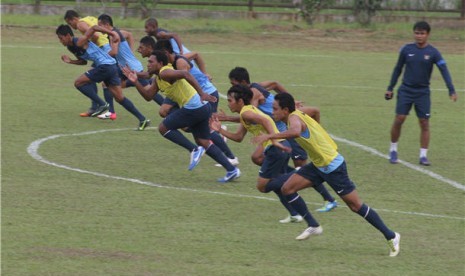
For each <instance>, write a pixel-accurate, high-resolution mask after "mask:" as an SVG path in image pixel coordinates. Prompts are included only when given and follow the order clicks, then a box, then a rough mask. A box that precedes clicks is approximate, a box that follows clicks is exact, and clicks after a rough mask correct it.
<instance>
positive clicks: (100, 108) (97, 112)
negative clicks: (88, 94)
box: [90, 103, 110, 117]
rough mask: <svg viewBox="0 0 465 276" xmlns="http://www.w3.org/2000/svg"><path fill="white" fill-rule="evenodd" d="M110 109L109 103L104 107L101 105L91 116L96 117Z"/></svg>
mask: <svg viewBox="0 0 465 276" xmlns="http://www.w3.org/2000/svg"><path fill="white" fill-rule="evenodd" d="M109 107H110V105H109V104H108V103H106V104H104V105H101V106H99V107H98V108H97V109H96V110H95V111H94V113H92V114H91V115H90V116H91V117H95V116H97V115H100V114H102V113H104V112H106V111H107V110H108V108H109Z"/></svg>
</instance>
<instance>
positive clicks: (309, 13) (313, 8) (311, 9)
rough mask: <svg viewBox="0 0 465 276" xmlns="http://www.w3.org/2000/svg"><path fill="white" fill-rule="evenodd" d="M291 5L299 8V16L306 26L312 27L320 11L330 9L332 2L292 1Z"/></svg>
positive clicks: (313, 0)
mask: <svg viewBox="0 0 465 276" xmlns="http://www.w3.org/2000/svg"><path fill="white" fill-rule="evenodd" d="M293 3H294V5H296V6H297V7H298V8H299V11H300V14H301V15H302V17H303V18H304V20H305V21H306V22H307V24H309V25H312V24H313V22H314V20H315V18H316V16H317V15H318V13H319V12H320V11H321V10H322V9H325V8H328V7H331V5H332V4H334V0H299V1H293Z"/></svg>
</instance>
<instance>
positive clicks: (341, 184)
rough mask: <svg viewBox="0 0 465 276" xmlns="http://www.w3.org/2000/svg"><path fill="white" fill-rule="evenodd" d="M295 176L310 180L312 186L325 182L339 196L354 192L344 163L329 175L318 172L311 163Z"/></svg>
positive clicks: (353, 186)
mask: <svg viewBox="0 0 465 276" xmlns="http://www.w3.org/2000/svg"><path fill="white" fill-rule="evenodd" d="M296 174H298V175H300V176H302V177H303V178H305V179H308V180H310V181H311V182H312V185H313V186H318V185H321V184H322V183H323V182H325V181H326V183H328V184H329V186H331V188H333V190H334V191H335V192H336V193H337V194H338V195H339V196H343V195H346V194H349V193H351V192H352V191H354V190H355V184H354V183H353V182H352V180H350V178H349V174H348V173H347V166H346V162H345V161H344V162H343V163H342V164H341V165H340V166H339V167H338V168H337V169H335V170H334V171H332V172H330V173H329V174H326V173H324V172H322V171H320V170H319V169H318V168H317V167H316V166H315V165H313V163H309V164H307V165H305V166H303V167H302V168H300V170H298V171H297V172H296Z"/></svg>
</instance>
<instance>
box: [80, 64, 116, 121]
mask: <svg viewBox="0 0 465 276" xmlns="http://www.w3.org/2000/svg"><path fill="white" fill-rule="evenodd" d="M100 81H101V79H100V78H99V72H98V70H96V69H95V68H92V69H90V70H89V71H87V72H86V73H84V74H82V75H80V76H79V77H78V78H77V79H76V80H75V81H74V86H75V87H76V89H78V90H79V91H80V92H81V93H82V94H84V95H85V96H86V97H88V98H89V99H91V100H92V102H95V103H97V104H98V106H97V107H96V108H95V109H94V112H93V113H92V114H90V116H92V117H95V116H97V115H99V114H101V113H103V112H105V111H106V109H108V106H107V103H106V102H105V101H104V100H102V99H101V98H100V97H99V96H98V95H97V84H96V83H97V82H100ZM105 108H106V109H105Z"/></svg>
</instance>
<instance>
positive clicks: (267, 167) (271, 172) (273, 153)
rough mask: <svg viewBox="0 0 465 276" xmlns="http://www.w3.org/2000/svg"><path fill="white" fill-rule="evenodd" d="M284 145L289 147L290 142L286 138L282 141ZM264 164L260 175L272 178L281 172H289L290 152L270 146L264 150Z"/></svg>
mask: <svg viewBox="0 0 465 276" xmlns="http://www.w3.org/2000/svg"><path fill="white" fill-rule="evenodd" d="M281 144H282V145H284V146H286V147H289V142H287V141H286V140H284V141H282V142H281ZM264 155H265V158H264V159H263V163H262V166H261V167H260V171H259V173H258V175H259V176H260V177H263V178H267V179H272V178H275V177H278V176H279V175H281V174H284V173H287V168H288V166H287V164H288V163H289V157H290V156H289V153H287V152H284V151H282V150H281V149H279V148H277V147H275V146H270V147H268V148H267V149H266V150H265V152H264Z"/></svg>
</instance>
